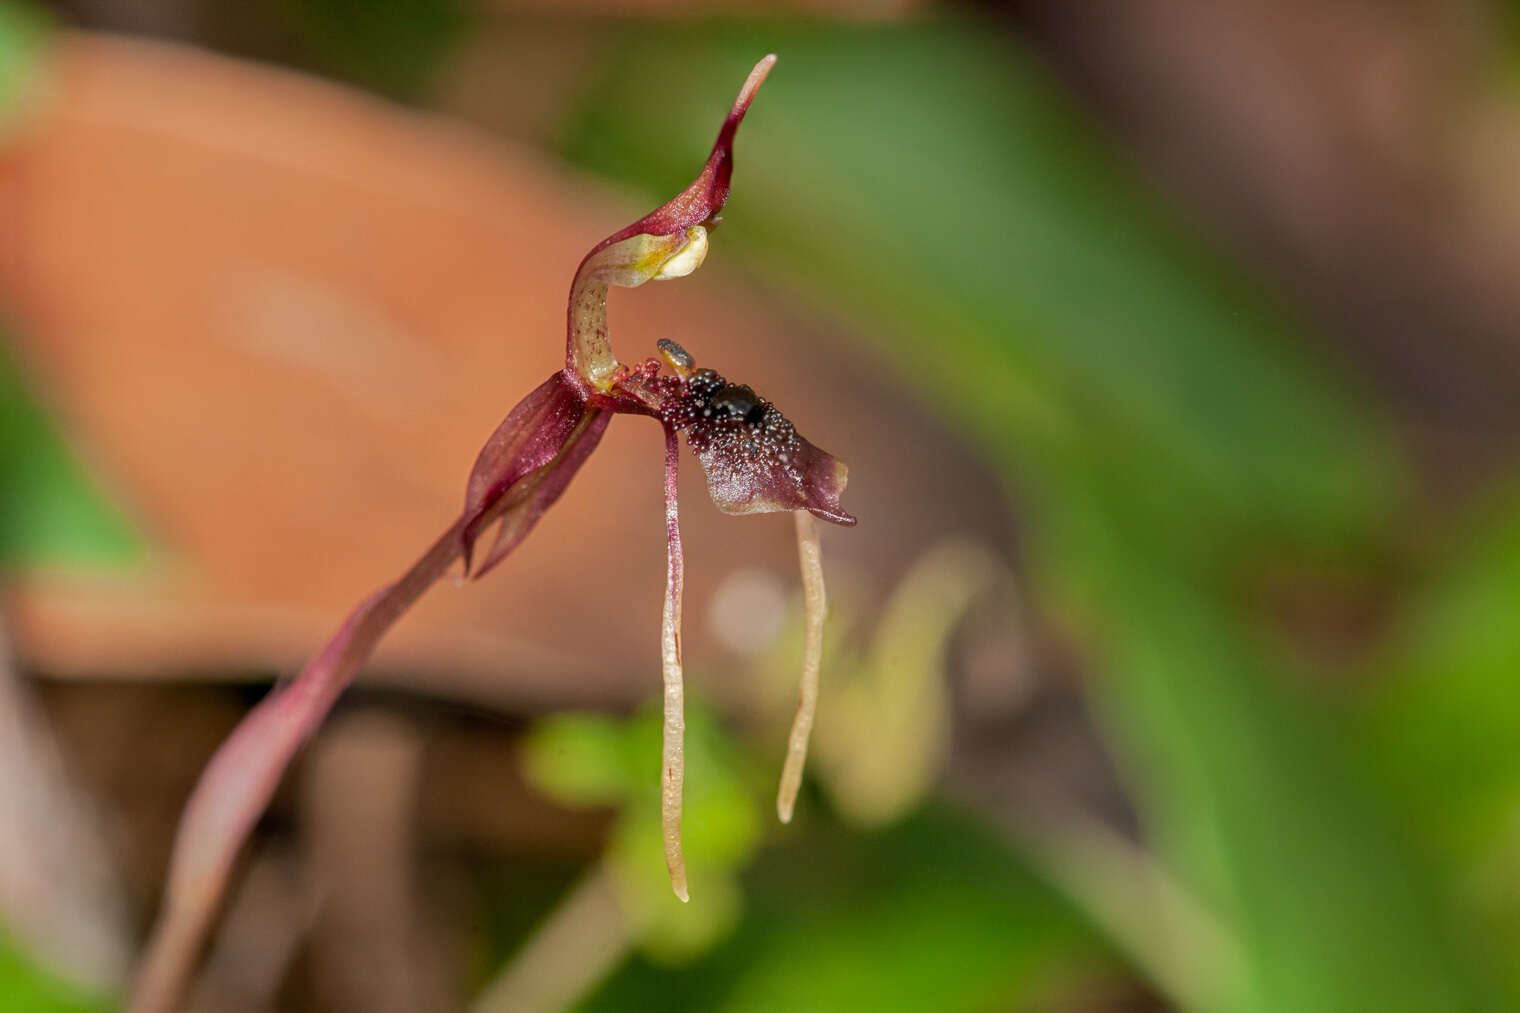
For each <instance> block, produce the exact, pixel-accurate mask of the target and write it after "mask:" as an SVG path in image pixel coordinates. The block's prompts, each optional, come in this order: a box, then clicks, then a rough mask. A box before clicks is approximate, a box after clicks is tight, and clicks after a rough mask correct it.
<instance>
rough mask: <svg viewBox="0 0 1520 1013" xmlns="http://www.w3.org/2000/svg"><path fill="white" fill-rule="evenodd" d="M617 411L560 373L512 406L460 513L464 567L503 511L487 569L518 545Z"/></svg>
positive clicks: (479, 463) (480, 460)
mask: <svg viewBox="0 0 1520 1013" xmlns="http://www.w3.org/2000/svg"><path fill="white" fill-rule="evenodd" d="M609 418H610V416H609V415H608V414H607V413H606V412H604V411H602V410H601V409H598V408H593V407H591V406H590V405H588V404H587V403H586V399H585V397H584V396H583V395H582V394H581V392H580V390H579V388H578V387H577V386H576V385H575V384H573V383H571V382H570V381H569V380H568V379H567V378H566V376H565V374H564V373H555V374H554V375H553V376H551V377H549V379H547V380H545V381H544V382H543V383H542V384H540V385H539V386H538V387H537V388H535V389H534V390H533V392H532V393H530V394H529V395H528V396H527V397H525V398H523V399H522V401H521V402H520V403H519V404H518V405H517V407H516V408H513V409H512V411H511V412H510V413H509V414H508V415H507V417H506V418H505V419H504V420H502V423H501V425H499V426H497V427H496V431H495V432H494V433H492V434H491V438H490V439H489V440H487V441H486V445H485V446H484V447H482V448H481V450H480V455H479V456H478V457H477V458H476V459H475V467H474V470H472V471H471V472H470V480H469V483H468V485H467V487H466V491H465V506H464V514H463V515H462V516H461V518H460V520H461V522H462V528H461V533H460V538H461V540H462V542H463V554H464V566H465V573H466V574H469V573H470V572H471V559H472V555H473V553H474V549H475V541H476V539H477V538H479V537H480V534H481V532H483V531H485V530H486V528H487V527H489V526H490V524H491V523H492V522H493V521H495V520H497V519H501V521H502V527H501V531H500V533H499V534H498V535H497V539H496V543H495V544H494V545H493V547H492V549H491V552H490V556H489V558H488V560H487V562H486V563H485V565H483V566H482V567H481V569H480V571H479V572H478V573H476V574H475V576H477V577H478V576H481V575H482V574H484V573H485V572H486V570H488V569H490V568H491V567H492V566H494V565H495V564H496V563H497V562H499V561H500V560H501V558H502V556H504V555H506V553H508V552H510V551H511V550H512V549H513V548H515V547H516V545H517V543H518V542H519V541H521V540H522V538H523V536H525V535H526V534H527V533H528V531H529V530H530V529H531V528H532V527H533V524H534V523H535V522H536V521H537V520H538V518H539V517H540V516H542V515H543V512H544V511H545V510H547V509H548V508H549V506H550V505H551V504H552V503H553V502H554V501H555V500H556V499H558V498H559V495H560V493H562V492H564V491H565V486H567V485H568V484H569V483H570V479H571V478H573V477H574V476H575V472H576V471H577V470H579V469H580V466H581V465H582V464H583V463H584V462H585V460H586V457H587V455H589V454H590V453H591V451H592V450H593V449H594V448H595V447H596V445H597V443H598V442H599V441H600V440H601V438H602V433H603V431H605V430H606V428H607V421H608V419H609Z"/></svg>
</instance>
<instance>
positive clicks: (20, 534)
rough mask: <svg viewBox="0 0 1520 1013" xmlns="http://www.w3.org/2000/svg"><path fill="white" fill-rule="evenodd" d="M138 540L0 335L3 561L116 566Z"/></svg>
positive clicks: (0, 552) (1, 563)
mask: <svg viewBox="0 0 1520 1013" xmlns="http://www.w3.org/2000/svg"><path fill="white" fill-rule="evenodd" d="M140 551H141V544H140V542H139V540H138V538H137V536H136V534H135V533H134V532H133V531H132V529H131V528H130V527H129V526H128V524H127V523H126V521H125V520H124V519H123V518H122V515H121V514H120V512H119V511H118V510H116V509H115V508H114V507H113V506H112V505H111V504H110V502H109V501H108V500H106V499H103V498H102V496H101V494H100V490H99V488H98V487H97V486H96V484H95V483H94V482H93V481H92V480H91V479H90V478H89V477H88V476H87V475H86V474H85V473H84V472H83V471H82V470H81V469H80V466H79V462H78V460H77V459H76V458H75V457H74V455H73V454H72V453H71V452H70V451H69V449H68V446H67V444H66V443H65V442H64V439H63V437H62V436H61V435H60V434H59V432H58V430H57V428H55V427H54V426H53V424H52V422H51V420H50V419H49V418H48V415H47V412H46V411H45V410H44V409H43V406H42V405H41V404H40V403H39V402H38V400H37V399H36V398H35V397H34V396H33V395H32V394H31V392H30V390H29V389H28V386H27V384H26V383H25V381H24V379H23V377H22V375H21V373H20V370H19V367H18V364H17V363H16V361H15V358H14V356H12V355H11V354H10V350H9V348H8V346H7V345H6V343H5V340H4V337H3V336H0V566H9V567H15V566H21V565H36V564H40V563H51V564H58V563H70V564H101V563H106V564H119V563H122V562H124V561H126V560H129V559H132V558H134V557H135V556H136V555H137V554H138V553H139V552H140Z"/></svg>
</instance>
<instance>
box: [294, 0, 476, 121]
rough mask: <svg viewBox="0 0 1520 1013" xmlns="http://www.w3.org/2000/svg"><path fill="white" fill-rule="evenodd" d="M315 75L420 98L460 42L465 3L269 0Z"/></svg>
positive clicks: (445, 0)
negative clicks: (333, 77) (337, 78)
mask: <svg viewBox="0 0 1520 1013" xmlns="http://www.w3.org/2000/svg"><path fill="white" fill-rule="evenodd" d="M264 4H265V6H266V7H267V8H268V12H269V14H270V15H271V17H272V20H273V21H274V22H276V23H277V24H278V25H279V27H280V28H282V29H283V31H284V32H285V33H286V34H288V36H289V37H290V38H291V39H292V40H293V41H294V42H295V43H296V44H297V45H299V46H300V47H301V49H302V50H303V53H302V56H303V58H304V61H308V62H310V63H311V64H312V66H313V67H314V69H316V70H319V71H321V72H322V73H326V74H331V75H333V76H335V77H339V78H343V79H345V80H349V81H352V82H354V83H355V84H359V85H363V86H365V87H368V88H373V89H375V90H376V91H380V92H383V93H385V94H387V95H392V96H395V97H398V98H410V97H415V96H416V95H417V94H418V93H420V92H421V91H422V90H423V89H424V88H425V87H426V86H427V85H428V84H429V83H430V82H431V81H432V79H433V76H434V74H436V73H437V72H438V70H439V68H440V67H441V66H442V65H443V63H444V61H445V60H446V59H447V58H448V56H449V55H450V54H451V53H452V52H453V51H454V49H455V47H456V46H458V45H459V43H460V42H461V41H463V39H464V37H465V34H466V32H467V30H468V28H469V23H470V19H469V15H468V12H467V9H466V5H465V4H464V3H463V2H462V0H264Z"/></svg>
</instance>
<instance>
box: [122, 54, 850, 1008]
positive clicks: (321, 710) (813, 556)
mask: <svg viewBox="0 0 1520 1013" xmlns="http://www.w3.org/2000/svg"><path fill="white" fill-rule="evenodd" d="M774 64H775V57H774V56H767V57H766V58H765V59H763V60H761V61H760V62H759V63H758V64H756V65H755V68H754V70H752V71H751V72H750V75H749V77H748V78H747V79H746V80H745V82H744V86H743V87H742V88H741V89H740V92H739V97H738V98H737V99H736V100H735V102H734V104H733V107H732V108H731V109H730V110H729V113H728V116H727V117H726V118H725V119H724V121H723V126H722V128H721V129H720V130H719V132H718V138H717V141H716V142H715V143H714V144H713V148H712V152H711V153H710V154H709V155H708V158H707V161H706V163H705V164H704V165H703V167H702V171H701V172H700V173H699V174H698V175H697V178H696V179H695V180H694V181H693V182H692V184H691V185H690V186H689V187H687V188H686V189H685V190H684V191H682V192H681V193H680V194H678V195H677V196H676V197H674V198H673V199H671V200H670V201H668V202H667V203H665V204H664V205H662V206H661V207H659V208H656V209H655V210H654V211H652V212H650V213H649V214H647V215H645V216H644V217H643V218H640V219H639V220H638V221H636V222H634V223H632V224H631V225H629V226H627V227H626V228H623V229H619V230H618V231H616V232H614V233H613V234H612V235H610V236H608V237H607V238H606V239H603V240H602V241H601V242H599V243H597V244H596V245H595V246H593V247H592V248H591V250H590V252H588V253H587V254H586V256H585V258H584V259H583V260H582V261H581V264H580V266H579V268H578V269H577V270H576V273H575V277H574V279H573V281H572V282H571V286H570V298H569V303H568V307H567V314H566V342H565V367H564V369H563V370H561V371H560V372H558V373H555V374H554V375H553V376H551V377H549V378H548V379H547V380H545V381H544V382H543V383H542V384H540V385H539V386H538V387H537V388H535V389H534V390H533V391H532V392H530V393H529V394H528V395H527V397H525V398H523V400H522V401H521V402H520V403H519V404H518V405H517V406H516V407H515V408H513V409H512V411H511V412H510V413H509V414H508V415H507V417H506V419H505V420H504V421H503V422H502V423H501V425H500V426H498V427H497V429H496V431H495V433H493V434H492V435H491V437H490V439H489V440H487V442H486V444H485V446H484V447H483V448H482V449H481V451H480V454H479V456H478V457H477V459H476V462H475V466H474V468H473V469H472V471H471V473H470V476H469V481H468V482H467V484H466V492H465V504H464V508H463V510H462V512H461V513H460V515H459V517H458V518H457V519H455V521H454V522H453V524H452V525H451V526H450V527H449V528H448V529H447V530H446V531H444V532H443V534H442V535H440V536H439V538H438V540H437V541H436V542H435V543H434V544H433V546H432V547H431V548H429V549H428V550H427V552H425V553H424V554H423V555H422V557H421V558H419V559H418V560H417V562H416V563H414V564H413V565H412V567H411V568H410V569H409V570H407V572H406V573H405V574H403V575H402V576H401V577H400V578H398V579H397V580H396V581H395V582H394V583H392V584H388V585H386V586H384V587H382V588H380V589H378V590H376V591H374V592H372V593H371V594H369V595H368V596H366V597H365V598H363V599H362V600H361V601H360V603H359V605H358V606H356V607H355V609H354V610H353V612H352V613H350V614H349V616H348V617H347V618H346V619H345V620H344V621H343V623H342V624H341V625H340V627H339V628H338V631H337V633H336V634H335V635H334V636H333V638H332V639H331V640H330V641H329V642H328V643H327V644H326V645H325V646H324V647H323V648H322V649H321V651H319V652H318V653H317V654H316V655H315V656H314V657H313V658H312V660H311V661H310V662H308V663H307V665H306V667H305V668H303V669H302V670H301V672H300V674H299V675H297V676H296V677H295V678H294V679H293V680H290V681H289V682H288V683H286V684H284V685H282V686H280V687H278V688H276V689H275V690H274V691H273V692H271V693H270V694H269V695H268V696H267V697H265V699H264V700H262V701H260V703H259V705H258V706H257V707H255V708H254V709H253V710H252V711H250V712H249V714H248V715H247V716H246V717H245V718H244V719H243V721H242V722H241V723H240V724H239V725H238V727H237V728H236V729H234V731H233V733H232V735H231V736H229V737H228V739H227V741H226V742H224V743H223V744H222V746H221V747H220V748H219V749H218V750H217V752H216V754H215V755H214V756H213V757H212V759H211V761H210V762H209V763H208V764H207V766H206V770H205V771H204V772H203V773H202V775H201V778H200V781H199V782H198V783H197V785H196V787H195V790H194V792H193V793H192V794H191V797H190V800H189V802H188V803H187V804H186V806H185V812H184V815H183V817H182V818H181V821H180V827H179V831H178V834H177V835H176V838H175V844H174V852H173V855H172V856H171V859H170V866H169V872H168V877H167V884H166V886H165V891H164V899H163V906H162V909H161V910H160V913H159V918H158V922H157V924H156V925H155V926H154V930H153V936H152V938H151V939H150V941H149V946H148V950H147V953H146V955H145V957H144V960H143V963H142V965H141V966H140V967H139V969H138V974H137V980H136V982H135V984H134V989H133V994H132V998H131V1002H130V1008H132V1009H134V1010H138V1011H167V1010H170V1009H173V1008H175V1007H176V1006H177V1005H178V1001H179V996H180V994H181V992H182V990H183V987H184V983H185V981H186V979H187V977H188V975H189V973H190V971H191V970H192V968H193V966H194V962H195V959H196V956H197V953H198V951H199V949H200V946H201V942H202V940H203V939H204V937H205V934H206V931H207V929H208V928H209V927H210V924H211V920H212V918H213V916H214V913H215V911H216V908H217V905H218V903H219V900H220V897H221V895H222V893H223V891H224V889H225V887H226V883H227V879H228V876H229V874H230V872H231V869H232V866H233V862H234V860H235V858H236V856H237V853H238V850H239V849H240V848H241V847H242V844H243V842H244V840H245V839H246V837H247V836H248V833H249V832H250V830H251V829H252V827H253V825H254V823H255V822H256V820H257V819H258V816H259V814H260V813H262V812H263V810H264V809H265V807H266V806H267V805H268V804H269V800H270V798H271V797H272V796H273V794H274V791H275V789H276V787H277V786H278V784H279V781H280V778H281V776H282V775H283V773H284V771H285V768H286V767H287V766H288V765H289V763H290V760H291V758H292V757H293V756H294V754H295V752H296V750H297V749H299V748H300V746H301V744H302V743H303V742H304V741H305V740H306V739H308V738H309V737H310V736H311V734H312V733H313V732H314V731H315V729H316V728H317V726H318V725H319V724H320V723H321V720H322V718H323V717H324V716H325V715H326V713H327V712H328V710H329V709H330V708H331V707H332V704H333V702H334V701H335V700H336V699H337V696H338V694H339V693H341V692H342V690H343V688H344V687H346V686H347V685H348V683H349V682H350V681H351V680H352V679H353V677H354V675H355V673H356V672H357V671H358V669H359V667H360V666H361V665H362V664H363V663H364V661H365V660H366V659H367V658H368V657H369V656H370V654H371V653H372V652H373V650H374V648H375V646H376V644H377V643H378V642H379V640H380V638H381V637H382V636H383V635H384V634H385V632H386V631H387V630H389V629H390V627H391V626H393V625H394V624H395V623H396V622H397V621H398V620H399V619H400V618H401V616H402V615H404V614H405V612H406V611H407V609H409V608H410V607H411V606H412V604H413V603H415V602H416V601H417V599H418V598H419V597H421V595H422V594H423V593H424V592H425V591H426V590H427V589H428V588H429V587H431V586H432V584H433V583H435V582H436V581H437V580H438V578H439V577H441V576H442V575H443V574H444V573H446V572H447V571H448V570H449V569H450V568H451V567H452V566H453V565H454V564H455V562H456V561H460V560H462V561H463V564H464V569H465V572H466V573H467V574H468V575H470V576H472V577H475V578H477V579H478V578H480V577H482V576H484V575H485V574H486V573H487V572H489V571H490V570H492V569H493V568H494V567H495V566H496V565H497V564H498V563H500V562H501V561H502V560H503V559H504V558H505V557H506V556H507V555H508V554H510V553H511V551H512V550H513V549H514V548H516V547H517V545H519V544H520V543H521V542H522V540H523V539H524V538H525V537H527V535H528V533H529V531H531V530H532V528H533V526H534V524H536V523H537V521H538V519H539V518H540V517H542V516H543V514H544V512H545V511H546V510H548V508H549V507H550V506H552V505H553V504H554V502H555V501H556V500H557V499H558V498H559V497H560V495H561V494H562V493H563V492H564V491H565V488H566V487H567V486H568V485H569V483H570V480H571V479H572V478H573V477H574V476H575V474H576V473H577V472H578V471H579V470H580V467H581V465H582V464H584V463H585V461H586V459H587V457H589V456H590V454H591V452H592V451H593V450H594V449H596V446H597V444H598V443H599V442H600V440H601V437H602V434H603V433H604V432H605V431H606V428H607V425H608V423H609V421H610V420H611V418H612V416H613V415H619V414H631V415H643V416H648V417H652V418H654V419H657V420H658V421H659V422H660V423H661V425H662V426H663V428H664V430H665V532H666V546H667V565H666V590H665V605H664V609H663V612H662V617H661V625H660V642H661V652H660V653H661V663H662V671H663V684H664V694H665V722H664V741H663V745H662V750H661V779H660V780H661V802H662V813H663V817H662V828H661V829H662V835H663V838H664V844H665V859H666V864H667V866H668V868H669V871H670V879H671V887H672V889H673V890H674V891H675V893H676V895H677V896H678V897H680V898H681V899H682V900H683V901H684V900H686V899H687V889H686V870H685V861H684V858H683V857H682V851H681V797H682V784H683V773H684V748H683V738H684V731H685V718H684V707H683V689H682V676H681V646H680V643H681V642H680V627H681V590H682V584H683V576H684V558H683V555H682V551H681V534H680V525H679V521H678V510H677V505H676V470H677V466H678V463H679V456H680V455H679V453H678V446H677V439H678V434H679V433H681V432H685V433H686V437H687V442H688V444H689V445H690V447H691V449H692V450H693V451H694V452H695V454H696V456H697V459H698V460H699V461H700V462H701V464H702V468H703V470H704V471H705V473H706V475H707V486H708V491H709V493H710V494H711V496H712V500H713V502H714V503H715V504H716V505H717V506H718V508H719V509H720V510H722V511H723V512H725V513H729V514H752V513H775V512H782V511H787V512H791V513H792V514H793V517H794V523H795V525H796V530H797V545H798V557H799V560H800V562H801V567H802V583H803V590H804V596H803V597H804V603H805V611H806V616H805V618H806V623H805V631H806V632H805V640H804V651H803V665H802V685H801V690H800V692H799V694H798V706H797V714H796V717H795V719H794V722H793V726H792V731H791V735H790V738H789V740H788V747H787V754H786V762H785V765H784V768H783V772H782V776H781V786H780V789H779V792H778V795H777V803H776V805H777V812H778V814H779V815H780V817H781V819H782V820H789V819H791V815H792V807H793V804H794V802H795V800H796V795H797V790H798V786H799V784H800V783H801V778H802V766H803V760H804V758H805V756H806V751H807V740H808V735H809V732H810V730H811V728H812V724H813V713H814V708H815V706H816V701H817V690H818V675H819V666H820V660H821V658H822V639H823V620H824V614H825V611H826V605H825V596H824V589H823V571H822V567H821V565H820V555H819V542H818V533H817V526H816V524H815V523H814V518H815V517H817V518H821V519H823V520H827V521H832V522H834V523H836V524H845V525H850V524H854V523H855V518H854V517H851V516H850V515H849V514H847V513H845V512H844V510H843V509H842V508H841V507H840V505H839V498H840V494H841V493H842V492H843V491H844V487H845V481H846V469H845V466H844V464H842V463H841V462H840V461H838V460H836V459H835V458H834V457H833V456H831V455H829V454H828V453H826V452H824V451H822V450H820V449H818V448H817V447H815V446H814V445H813V444H811V443H809V442H808V441H807V440H806V439H804V438H803V437H802V436H801V435H800V434H799V433H798V432H797V430H796V427H795V426H793V425H792V423H791V422H790V421H788V420H787V418H786V416H785V415H783V414H782V413H781V412H780V411H779V410H778V409H777V408H776V406H775V405H773V404H771V403H770V402H769V401H767V400H766V399H765V398H763V397H761V396H760V395H759V394H757V393H755V391H754V390H753V389H752V388H750V387H749V386H747V385H745V384H740V383H730V382H728V381H727V380H725V379H724V378H723V377H722V376H720V375H718V374H717V373H716V372H713V371H712V370H710V369H697V368H696V365H695V361H694V359H693V357H692V356H691V354H689V353H688V352H687V351H686V350H685V349H683V348H682V347H681V346H679V345H677V344H676V343H675V342H673V341H662V342H661V343H660V352H661V358H660V359H653V358H651V359H646V360H644V361H642V362H639V363H638V364H636V365H634V366H631V367H630V366H625V365H623V364H622V363H620V362H619V361H618V360H617V358H616V356H614V355H613V352H612V343H611V339H610V336H609V331H608V327H607V295H608V291H609V289H610V288H612V287H619V288H636V287H638V286H640V285H643V284H644V283H645V282H649V281H669V280H672V279H675V278H683V277H686V276H687V275H689V274H691V273H692V272H694V271H695V270H696V269H697V268H699V267H701V266H702V263H703V261H704V260H705V259H706V257H707V253H708V247H709V236H708V230H709V229H710V227H711V226H712V225H713V224H715V222H716V216H717V214H718V212H719V211H720V210H721V209H722V208H723V205H724V203H725V202H726V201H727V199H728V192H729V182H730V179H731V177H732V174H733V141H734V134H735V132H736V131H737V130H738V128H739V124H740V122H741V121H742V120H743V119H744V114H745V112H746V111H747V110H748V109H749V105H750V102H751V100H752V99H753V98H754V96H755V92H756V90H757V89H758V88H759V87H760V84H761V82H763V81H764V80H765V76H766V74H768V73H769V72H770V69H771V67H772V66H773V65H774ZM665 367H668V368H669V372H665V371H664V369H665ZM493 527H494V528H495V534H494V536H493V538H492V540H491V541H490V542H489V545H490V548H489V549H488V550H487V551H486V552H485V553H484V555H483V556H482V555H481V554H480V553H478V552H477V548H478V546H479V545H480V539H481V538H482V537H484V536H486V534H487V532H488V531H490V530H491V529H492V528H493ZM292 565H296V564H295V562H294V561H293V563H292Z"/></svg>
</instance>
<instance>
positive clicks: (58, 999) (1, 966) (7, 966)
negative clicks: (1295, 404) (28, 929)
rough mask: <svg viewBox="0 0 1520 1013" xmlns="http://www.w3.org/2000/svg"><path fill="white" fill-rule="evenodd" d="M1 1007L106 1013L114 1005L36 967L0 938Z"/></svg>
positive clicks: (35, 1012)
mask: <svg viewBox="0 0 1520 1013" xmlns="http://www.w3.org/2000/svg"><path fill="white" fill-rule="evenodd" d="M0 1005H3V1006H4V1008H5V1009H6V1010H14V1011H15V1013H105V1011H107V1010H111V1009H114V1008H115V1007H116V1004H115V1003H114V1002H111V1001H110V1000H108V999H107V998H106V997H104V996H98V995H91V994H90V993H88V992H86V991H84V990H83V989H80V988H79V987H78V986H76V985H72V984H70V983H68V982H66V981H63V980H62V979H60V978H58V977H56V976H55V975H53V974H52V973H51V972H50V971H48V970H46V969H44V968H42V967H39V966H37V965H36V964H35V963H33V962H32V961H31V959H30V958H29V957H28V956H27V955H26V953H25V952H24V951H23V950H22V949H20V948H19V947H17V946H15V945H14V943H12V942H11V941H10V940H9V939H6V938H5V937H4V936H3V935H0Z"/></svg>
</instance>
